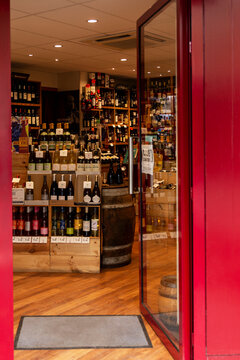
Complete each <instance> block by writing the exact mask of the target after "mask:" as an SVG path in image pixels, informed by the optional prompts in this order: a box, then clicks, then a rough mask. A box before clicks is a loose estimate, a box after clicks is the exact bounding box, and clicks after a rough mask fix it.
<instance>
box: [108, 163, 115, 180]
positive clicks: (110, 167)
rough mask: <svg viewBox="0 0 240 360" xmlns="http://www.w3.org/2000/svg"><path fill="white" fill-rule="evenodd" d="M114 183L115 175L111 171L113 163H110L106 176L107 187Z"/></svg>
mask: <svg viewBox="0 0 240 360" xmlns="http://www.w3.org/2000/svg"><path fill="white" fill-rule="evenodd" d="M114 182H115V173H114V170H113V163H112V161H111V162H110V166H109V171H108V175H107V183H108V185H113V184H114Z"/></svg>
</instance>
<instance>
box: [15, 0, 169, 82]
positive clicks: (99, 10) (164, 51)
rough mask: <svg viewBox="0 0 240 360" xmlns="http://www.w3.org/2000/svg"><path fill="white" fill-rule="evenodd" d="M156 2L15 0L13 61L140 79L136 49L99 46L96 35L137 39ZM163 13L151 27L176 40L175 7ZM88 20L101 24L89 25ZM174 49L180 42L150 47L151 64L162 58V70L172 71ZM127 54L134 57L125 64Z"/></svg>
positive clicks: (56, 69)
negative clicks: (143, 18)
mask: <svg viewBox="0 0 240 360" xmlns="http://www.w3.org/2000/svg"><path fill="white" fill-rule="evenodd" d="M154 3H155V0H40V1H36V0H35V1H34V0H11V51H12V54H11V57H12V63H13V65H15V66H18V65H23V64H24V65H27V66H28V67H30V68H32V69H38V70H46V71H51V72H55V73H61V72H66V71H78V70H80V71H89V72H91V71H93V72H98V71H100V72H105V73H109V74H112V75H113V74H116V75H122V76H127V77H135V76H136V47H132V46H129V48H124V47H122V48H120V47H119V48H118V47H114V46H112V47H109V46H104V45H103V44H96V43H95V42H94V41H93V39H96V38H101V37H105V36H110V35H114V34H123V33H127V32H131V36H132V38H133V40H132V41H135V40H134V36H133V34H134V33H135V29H136V21H137V19H138V18H139V17H140V16H141V15H142V14H143V13H144V12H145V11H146V10H147V9H148V8H150V7H151V6H152V5H153V4H154ZM163 15H164V16H165V17H164V19H163V18H161V22H160V21H156V20H157V19H158V17H157V18H156V20H154V22H153V23H151V24H149V25H148V29H147V30H148V32H149V33H150V34H154V35H156V36H164V37H165V38H167V39H168V40H170V39H173V38H174V32H175V28H173V26H172V25H171V24H173V23H174V24H175V21H174V20H175V13H174V9H173V7H172V5H171V6H170V7H169V9H168V10H166V11H165V14H162V16H163ZM88 19H97V20H98V22H97V23H95V24H89V23H88V22H87V20H88ZM164 22H166V24H168V26H164V25H163V24H164ZM54 44H61V45H62V48H58V49H56V48H54ZM174 51H175V42H174V41H170V42H169V41H168V42H167V43H165V44H160V45H159V49H158V50H156V49H154V47H150V48H149V51H148V59H149V66H150V64H152V65H153V66H155V65H156V64H157V65H160V62H162V64H161V65H162V68H161V71H162V72H163V71H165V72H167V69H168V67H169V66H174V61H170V59H171V58H172V57H173V56H174ZM29 54H32V55H33V56H31V57H30V56H29ZM121 58H127V59H128V61H126V62H121V61H120V59H121ZM55 59H59V61H55ZM155 67H156V66H155ZM112 68H114V70H113V69H112ZM134 70H135V71H134ZM158 71H159V70H158Z"/></svg>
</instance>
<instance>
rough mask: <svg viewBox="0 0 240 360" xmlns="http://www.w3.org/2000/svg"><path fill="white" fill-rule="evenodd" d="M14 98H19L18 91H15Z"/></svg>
mask: <svg viewBox="0 0 240 360" xmlns="http://www.w3.org/2000/svg"><path fill="white" fill-rule="evenodd" d="M14 100H18V93H17V92H16V91H14Z"/></svg>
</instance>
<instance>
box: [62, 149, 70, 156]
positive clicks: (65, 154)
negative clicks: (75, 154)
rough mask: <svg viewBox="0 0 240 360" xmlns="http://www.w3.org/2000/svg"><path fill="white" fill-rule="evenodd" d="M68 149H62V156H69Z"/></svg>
mask: <svg viewBox="0 0 240 360" xmlns="http://www.w3.org/2000/svg"><path fill="white" fill-rule="evenodd" d="M67 154H68V151H67V150H60V156H67Z"/></svg>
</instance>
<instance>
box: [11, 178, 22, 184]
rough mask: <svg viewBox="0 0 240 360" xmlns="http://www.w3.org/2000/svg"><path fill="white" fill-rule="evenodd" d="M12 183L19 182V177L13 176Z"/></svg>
mask: <svg viewBox="0 0 240 360" xmlns="http://www.w3.org/2000/svg"><path fill="white" fill-rule="evenodd" d="M12 183H14V184H18V183H20V178H13V179H12Z"/></svg>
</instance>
